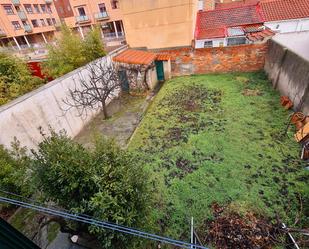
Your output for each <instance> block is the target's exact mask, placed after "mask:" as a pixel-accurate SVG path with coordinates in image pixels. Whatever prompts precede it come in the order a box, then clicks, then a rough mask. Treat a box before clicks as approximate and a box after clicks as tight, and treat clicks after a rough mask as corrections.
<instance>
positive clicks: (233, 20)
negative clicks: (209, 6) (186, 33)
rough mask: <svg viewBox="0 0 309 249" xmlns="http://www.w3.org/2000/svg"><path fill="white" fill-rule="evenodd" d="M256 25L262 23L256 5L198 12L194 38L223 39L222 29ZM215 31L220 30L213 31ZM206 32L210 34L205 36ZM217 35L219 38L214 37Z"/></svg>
mask: <svg viewBox="0 0 309 249" xmlns="http://www.w3.org/2000/svg"><path fill="white" fill-rule="evenodd" d="M258 23H263V19H262V17H261V15H260V12H259V8H258V6H257V5H248V6H242V7H237V8H229V9H219V10H211V11H200V12H198V14H197V22H196V29H195V38H196V39H205V37H207V38H208V37H209V38H213V37H224V34H225V32H222V29H224V28H227V27H233V26H234V27H235V26H242V25H249V24H258ZM215 29H221V30H220V31H215ZM208 32H210V33H211V34H209V35H207V33H208ZM213 34H214V35H213ZM219 34H220V35H221V36H216V35H219Z"/></svg>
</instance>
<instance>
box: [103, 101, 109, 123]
mask: <svg viewBox="0 0 309 249" xmlns="http://www.w3.org/2000/svg"><path fill="white" fill-rule="evenodd" d="M101 103H102V112H103V116H104V119H107V118H108V114H107V108H106V104H105V101H102V102H101Z"/></svg>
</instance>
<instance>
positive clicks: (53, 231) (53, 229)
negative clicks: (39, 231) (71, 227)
mask: <svg viewBox="0 0 309 249" xmlns="http://www.w3.org/2000/svg"><path fill="white" fill-rule="evenodd" d="M59 231H60V226H59V224H58V223H55V222H52V223H50V225H48V230H47V240H48V242H49V243H51V242H52V241H54V239H55V238H56V237H57V234H58V233H59Z"/></svg>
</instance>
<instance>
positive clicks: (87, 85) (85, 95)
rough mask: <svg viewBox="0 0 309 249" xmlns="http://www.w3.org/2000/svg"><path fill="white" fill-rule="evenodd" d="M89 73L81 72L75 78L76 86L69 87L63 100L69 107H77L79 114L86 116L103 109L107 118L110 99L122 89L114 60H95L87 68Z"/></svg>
mask: <svg viewBox="0 0 309 249" xmlns="http://www.w3.org/2000/svg"><path fill="white" fill-rule="evenodd" d="M86 70H87V73H83V72H80V73H79V74H78V79H74V87H73V88H72V89H69V93H68V96H67V97H66V98H65V99H63V102H64V103H65V104H66V106H67V107H68V108H67V109H66V111H68V110H69V109H71V108H76V109H77V111H78V114H79V116H82V117H85V116H87V115H88V114H89V112H90V111H92V110H98V109H102V111H103V114H104V117H105V118H107V111H106V104H107V100H108V99H112V98H113V97H114V96H116V95H117V94H118V92H119V89H120V80H119V77H118V74H117V72H116V70H115V68H114V66H113V64H112V62H109V63H108V62H105V61H104V62H103V61H99V60H97V61H94V62H93V63H91V64H89V65H88V66H87V68H86Z"/></svg>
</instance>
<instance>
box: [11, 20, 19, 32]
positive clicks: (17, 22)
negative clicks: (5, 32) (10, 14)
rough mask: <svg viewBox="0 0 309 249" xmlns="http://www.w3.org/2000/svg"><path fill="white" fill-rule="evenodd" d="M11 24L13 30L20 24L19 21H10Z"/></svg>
mask: <svg viewBox="0 0 309 249" xmlns="http://www.w3.org/2000/svg"><path fill="white" fill-rule="evenodd" d="M12 25H13V27H14V29H15V30H19V29H21V26H20V23H19V21H13V22H12Z"/></svg>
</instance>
